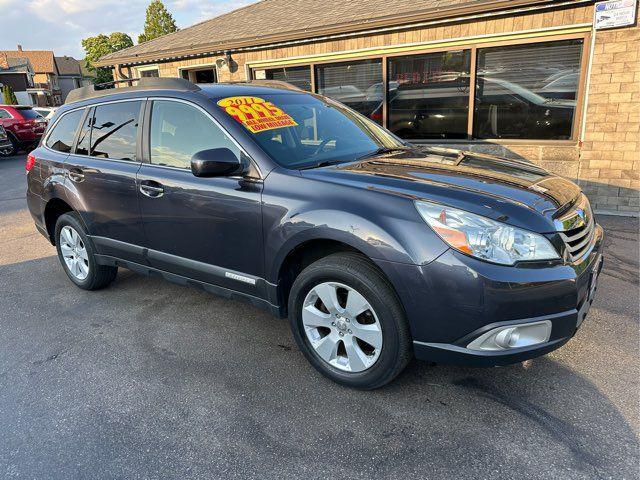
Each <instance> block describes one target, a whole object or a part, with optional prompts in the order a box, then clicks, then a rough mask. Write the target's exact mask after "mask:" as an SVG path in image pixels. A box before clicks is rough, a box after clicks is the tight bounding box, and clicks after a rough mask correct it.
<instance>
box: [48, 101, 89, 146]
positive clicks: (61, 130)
mask: <svg viewBox="0 0 640 480" xmlns="http://www.w3.org/2000/svg"><path fill="white" fill-rule="evenodd" d="M83 113H84V110H75V111H73V112H69V113H67V114H64V115H63V116H62V117H61V118H60V120H59V121H58V122H57V123H56V124H55V126H54V127H53V130H52V131H51V133H50V134H49V136H48V137H47V147H49V148H50V149H52V150H56V151H58V152H63V153H69V152H70V151H71V148H72V147H73V141H74V139H75V138H76V132H77V131H78V125H79V124H80V120H81V119H82V114H83Z"/></svg>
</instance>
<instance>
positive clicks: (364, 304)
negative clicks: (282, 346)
mask: <svg viewBox="0 0 640 480" xmlns="http://www.w3.org/2000/svg"><path fill="white" fill-rule="evenodd" d="M333 289H335V292H336V293H335V295H334V293H333V292H334V290H333ZM327 292H329V293H327ZM352 295H353V297H352ZM322 297H324V298H325V299H326V298H328V297H331V299H332V300H330V301H326V300H323V299H322ZM352 298H353V299H354V300H353V301H352V300H351V299H352ZM332 301H333V303H334V304H333V306H330V305H328V304H329V303H331V302H332ZM356 305H357V306H356ZM288 308H289V322H290V324H291V330H292V332H293V336H294V338H295V340H296V343H297V344H298V346H299V347H300V350H301V351H302V353H303V354H304V355H305V357H306V358H307V360H308V361H309V362H310V363H311V365H313V366H314V368H316V370H318V371H319V372H320V373H322V374H323V375H325V376H326V377H328V378H330V379H331V380H333V381H335V382H337V383H340V384H342V385H345V386H348V387H352V388H357V389H361V390H372V389H375V388H379V387H382V386H383V385H385V384H387V383H389V382H390V381H391V380H393V379H394V378H395V377H396V376H397V375H398V374H399V373H400V372H401V371H402V370H403V369H404V368H405V367H406V365H407V363H408V362H409V360H410V359H411V357H412V353H413V350H412V344H411V334H410V332H409V326H408V322H407V319H406V316H405V313H404V309H403V308H402V305H401V304H400V301H399V299H398V297H397V295H396V293H395V291H394V290H393V288H392V286H391V284H390V283H389V281H388V280H387V279H386V278H385V277H384V275H383V274H382V273H381V272H380V271H379V270H378V269H377V268H376V267H375V266H374V265H373V264H372V263H371V262H370V261H369V260H368V259H367V258H366V257H363V256H362V255H359V254H354V253H337V254H333V255H329V256H327V257H325V258H323V259H321V260H318V261H317V262H315V263H313V264H311V265H310V266H308V267H307V268H305V269H304V270H303V271H302V273H300V275H299V276H298V277H297V278H296V280H295V281H294V283H293V286H292V288H291V293H290V295H289V305H288ZM336 312H337V313H336ZM354 312H355V313H354ZM357 312H362V313H357ZM303 313H304V315H303ZM315 322H317V324H318V325H319V326H317V328H316V327H315V325H316V323H315ZM323 322H326V323H323ZM365 339H366V341H364V340H365ZM323 344H324V345H323ZM335 345H338V346H337V347H335ZM363 354H364V355H363ZM352 359H353V360H354V361H352Z"/></svg>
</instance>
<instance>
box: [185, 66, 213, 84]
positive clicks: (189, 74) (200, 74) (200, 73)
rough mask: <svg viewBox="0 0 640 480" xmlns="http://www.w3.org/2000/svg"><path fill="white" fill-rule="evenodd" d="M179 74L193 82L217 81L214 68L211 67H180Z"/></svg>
mask: <svg viewBox="0 0 640 480" xmlns="http://www.w3.org/2000/svg"><path fill="white" fill-rule="evenodd" d="M180 76H181V77H182V78H184V79H185V80H189V81H190V82H193V83H216V82H217V81H218V75H217V74H216V69H215V68H213V67H209V68H197V69H188V70H187V69H182V70H180Z"/></svg>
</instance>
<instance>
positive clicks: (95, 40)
mask: <svg viewBox="0 0 640 480" xmlns="http://www.w3.org/2000/svg"><path fill="white" fill-rule="evenodd" d="M132 46H133V40H131V37H130V36H129V35H127V34H126V33H122V32H113V33H112V34H110V35H108V36H107V35H104V34H102V33H101V34H100V35H96V36H95V37H89V38H85V39H84V40H82V48H84V51H85V52H86V56H85V60H84V61H85V65H86V67H87V69H89V71H91V72H94V73H95V75H96V78H95V80H94V83H105V82H111V81H113V74H112V73H111V69H110V68H103V67H95V66H94V63H95V62H96V61H97V60H98V59H99V58H101V57H103V56H105V55H108V54H109V53H113V52H117V51H118V50H122V49H123V48H128V47H132Z"/></svg>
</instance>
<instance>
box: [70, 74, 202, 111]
mask: <svg viewBox="0 0 640 480" xmlns="http://www.w3.org/2000/svg"><path fill="white" fill-rule="evenodd" d="M134 82H137V85H133V83H134ZM120 83H126V84H128V85H129V86H128V87H122V88H115V86H116V85H118V84H120ZM140 90H177V91H180V92H198V91H200V87H199V86H197V85H196V84H195V83H191V82H190V81H189V80H185V79H184V78H157V77H143V78H129V79H126V80H115V81H113V82H107V83H99V84H97V85H87V86H86V87H81V88H76V89H74V90H71V91H70V92H69V95H67V99H66V101H65V102H64V103H65V105H66V104H69V103H75V102H80V101H82V100H88V99H90V98H96V97H103V96H105V95H113V94H115V93H126V92H136V91H140Z"/></svg>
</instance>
